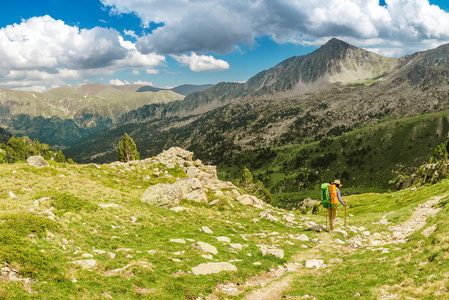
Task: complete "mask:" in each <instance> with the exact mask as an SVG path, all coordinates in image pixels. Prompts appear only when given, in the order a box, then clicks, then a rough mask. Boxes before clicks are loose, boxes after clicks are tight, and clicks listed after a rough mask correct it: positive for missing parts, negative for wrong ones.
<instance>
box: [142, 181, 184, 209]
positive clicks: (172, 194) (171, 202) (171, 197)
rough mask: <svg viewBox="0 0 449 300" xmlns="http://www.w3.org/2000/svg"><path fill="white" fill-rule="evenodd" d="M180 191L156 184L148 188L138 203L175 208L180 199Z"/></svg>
mask: <svg viewBox="0 0 449 300" xmlns="http://www.w3.org/2000/svg"><path fill="white" fill-rule="evenodd" d="M182 196H183V194H182V190H181V189H180V188H179V187H177V186H173V185H171V184H164V183H158V184H156V185H153V186H150V187H149V188H148V189H147V190H146V191H145V193H144V194H143V196H142V198H140V201H142V202H146V203H148V204H151V205H154V206H158V207H171V206H176V205H177V204H179V202H180V201H181V199H182Z"/></svg>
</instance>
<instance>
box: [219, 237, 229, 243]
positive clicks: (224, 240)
mask: <svg viewBox="0 0 449 300" xmlns="http://www.w3.org/2000/svg"><path fill="white" fill-rule="evenodd" d="M217 240H218V241H219V242H225V243H230V242H231V239H230V238H228V237H227V236H218V237H217Z"/></svg>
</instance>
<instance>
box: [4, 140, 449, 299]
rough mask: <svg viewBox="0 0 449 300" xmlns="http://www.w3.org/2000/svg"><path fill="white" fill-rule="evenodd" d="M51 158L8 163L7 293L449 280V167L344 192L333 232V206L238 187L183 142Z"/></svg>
mask: <svg viewBox="0 0 449 300" xmlns="http://www.w3.org/2000/svg"><path fill="white" fill-rule="evenodd" d="M49 163H50V166H48V167H44V168H36V167H33V166H31V165H27V164H25V163H17V164H2V165H0V169H1V173H2V176H1V178H0V183H1V186H2V190H3V192H2V197H0V202H1V206H0V207H1V209H0V210H1V212H0V218H1V220H2V226H1V228H0V237H2V238H1V239H0V260H1V261H2V268H1V274H0V278H1V280H0V291H1V294H2V297H4V298H7V299H13V298H18V299H24V298H62V299H66V298H88V299H95V298H102V297H103V298H119V299H133V298H141V297H145V298H152V299H192V298H193V299H203V300H204V299H224V298H233V299H255V295H257V299H273V298H275V299H277V298H280V297H286V298H298V297H299V298H304V297H308V298H339V299H344V298H348V297H359V296H360V297H365V298H369V299H374V298H382V297H387V296H388V297H396V298H401V297H413V298H426V297H431V298H432V299H434V298H436V299H444V297H445V295H447V293H448V287H447V278H445V276H444V274H445V273H447V272H448V270H449V264H448V263H447V259H446V257H445V256H446V253H447V249H448V247H449V245H448V241H447V238H446V235H445V234H444V233H445V232H447V230H448V229H449V222H448V221H447V220H448V218H447V214H448V213H449V211H448V210H449V208H448V205H447V203H448V195H447V194H446V192H447V190H448V189H449V181H448V180H443V181H441V182H439V183H438V184H436V185H433V186H426V187H420V188H416V187H414V188H411V189H406V190H404V191H400V192H396V193H385V194H377V193H376V194H365V195H355V196H350V197H344V200H345V201H347V202H348V204H349V207H348V209H347V215H348V218H347V219H346V220H345V218H344V212H343V211H342V208H341V207H340V208H339V214H338V219H337V230H335V231H334V232H333V233H331V234H329V233H327V232H325V231H323V228H324V227H325V216H324V212H322V211H318V214H317V215H314V214H310V213H304V212H300V211H285V210H282V209H278V208H274V207H270V206H269V205H267V204H265V203H263V202H260V201H258V200H257V198H254V197H252V196H250V195H246V196H245V195H240V196H238V195H239V194H242V190H239V189H237V188H236V187H235V186H233V185H232V184H231V183H228V182H222V181H220V180H218V179H217V178H216V173H215V167H213V166H206V165H204V164H203V163H202V162H201V161H199V160H194V159H193V153H191V152H188V151H185V150H182V149H178V148H173V149H169V150H168V151H165V152H163V153H161V154H159V155H157V156H155V157H152V158H149V159H146V160H142V161H133V162H130V163H119V162H114V163H110V164H103V165H96V164H89V165H69V164H60V163H56V162H53V161H50V162H49ZM189 197H191V198H190V199H191V200H188V198H189ZM373 203H375V204H376V205H373ZM345 223H346V224H347V226H345ZM335 253H339V255H338V256H336V255H335ZM362 275H363V276H362ZM335 277H338V278H340V279H341V280H338V281H335V280H331V279H332V278H334V279H335ZM325 282H332V289H330V288H326V286H324V287H323V283H325ZM278 283H282V284H278ZM261 286H265V288H261ZM273 295H274V296H275V297H272V296H273ZM306 295H307V296H306ZM270 297H271V298H270Z"/></svg>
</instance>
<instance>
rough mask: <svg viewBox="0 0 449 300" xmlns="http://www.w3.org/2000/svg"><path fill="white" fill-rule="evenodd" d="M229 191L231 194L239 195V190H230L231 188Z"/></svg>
mask: <svg viewBox="0 0 449 300" xmlns="http://www.w3.org/2000/svg"><path fill="white" fill-rule="evenodd" d="M231 193H233V194H234V195H236V196H240V193H239V191H237V190H236V189H232V190H231Z"/></svg>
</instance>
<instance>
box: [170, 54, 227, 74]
mask: <svg viewBox="0 0 449 300" xmlns="http://www.w3.org/2000/svg"><path fill="white" fill-rule="evenodd" d="M172 57H173V58H174V59H175V60H176V61H178V62H179V63H180V64H181V65H182V66H188V67H189V69H190V70H192V71H193V72H213V71H223V70H227V69H229V64H228V63H227V62H225V61H224V60H221V59H216V58H214V57H213V56H212V55H197V54H195V53H193V52H192V53H191V54H190V56H188V55H186V54H183V55H172Z"/></svg>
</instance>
